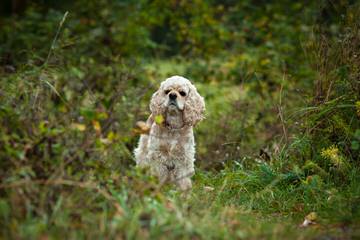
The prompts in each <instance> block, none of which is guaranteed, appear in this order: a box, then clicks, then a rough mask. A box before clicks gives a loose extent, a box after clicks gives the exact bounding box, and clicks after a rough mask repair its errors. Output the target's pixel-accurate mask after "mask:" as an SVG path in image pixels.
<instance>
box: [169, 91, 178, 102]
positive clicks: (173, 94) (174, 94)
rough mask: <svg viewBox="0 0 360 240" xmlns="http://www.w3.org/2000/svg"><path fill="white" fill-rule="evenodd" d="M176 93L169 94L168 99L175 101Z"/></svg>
mask: <svg viewBox="0 0 360 240" xmlns="http://www.w3.org/2000/svg"><path fill="white" fill-rule="evenodd" d="M176 97H177V96H176V93H170V94H169V98H170V99H171V100H175V99H176Z"/></svg>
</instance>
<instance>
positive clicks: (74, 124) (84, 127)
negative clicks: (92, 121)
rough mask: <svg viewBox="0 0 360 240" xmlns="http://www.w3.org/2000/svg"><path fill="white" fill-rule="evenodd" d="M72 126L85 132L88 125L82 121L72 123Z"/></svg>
mask: <svg viewBox="0 0 360 240" xmlns="http://www.w3.org/2000/svg"><path fill="white" fill-rule="evenodd" d="M71 128H72V129H75V130H78V131H81V132H83V131H85V129H86V125H85V124H81V123H72V124H71Z"/></svg>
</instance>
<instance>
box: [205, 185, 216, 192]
mask: <svg viewBox="0 0 360 240" xmlns="http://www.w3.org/2000/svg"><path fill="white" fill-rule="evenodd" d="M204 190H205V191H207V192H212V191H214V190H215V188H213V187H210V186H205V187H204Z"/></svg>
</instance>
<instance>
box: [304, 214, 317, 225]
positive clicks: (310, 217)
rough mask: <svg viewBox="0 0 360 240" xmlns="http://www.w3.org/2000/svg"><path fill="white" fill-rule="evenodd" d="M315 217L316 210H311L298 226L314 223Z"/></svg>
mask: <svg viewBox="0 0 360 240" xmlns="http://www.w3.org/2000/svg"><path fill="white" fill-rule="evenodd" d="M316 219H317V214H316V212H311V213H309V214H308V215H306V217H305V220H304V222H303V223H302V224H301V225H300V227H308V226H309V225H313V224H315V223H316V222H315V221H316Z"/></svg>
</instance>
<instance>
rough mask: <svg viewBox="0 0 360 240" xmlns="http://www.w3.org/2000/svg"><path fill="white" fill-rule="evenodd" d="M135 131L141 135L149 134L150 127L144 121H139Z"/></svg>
mask: <svg viewBox="0 0 360 240" xmlns="http://www.w3.org/2000/svg"><path fill="white" fill-rule="evenodd" d="M134 131H135V132H136V133H139V134H149V132H150V126H148V125H147V124H146V123H145V122H144V121H138V122H136V128H135V129H134Z"/></svg>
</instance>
